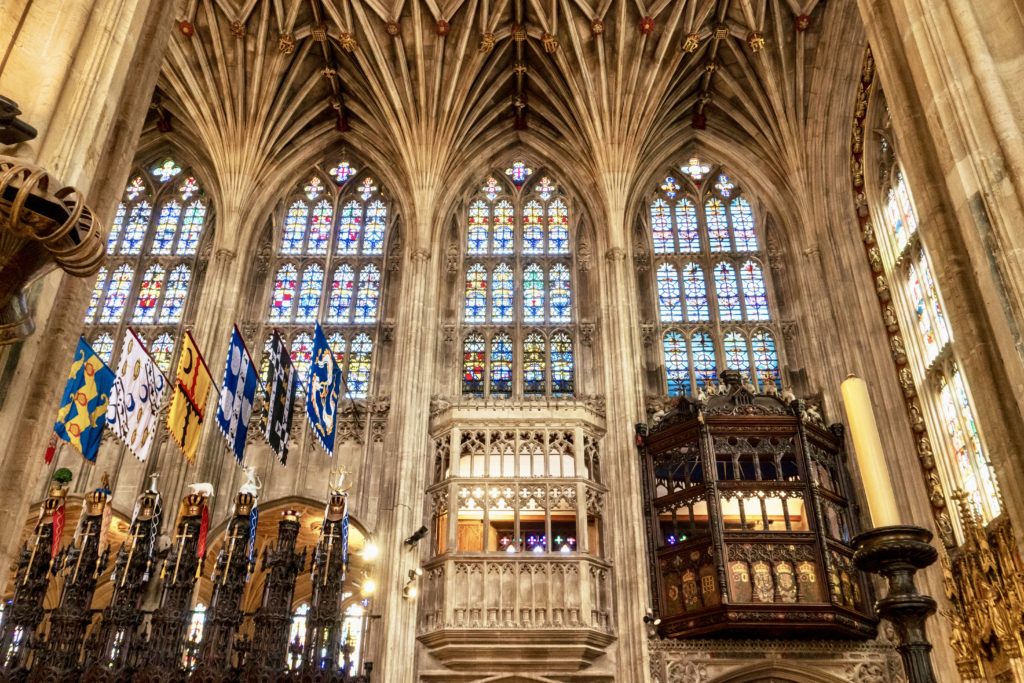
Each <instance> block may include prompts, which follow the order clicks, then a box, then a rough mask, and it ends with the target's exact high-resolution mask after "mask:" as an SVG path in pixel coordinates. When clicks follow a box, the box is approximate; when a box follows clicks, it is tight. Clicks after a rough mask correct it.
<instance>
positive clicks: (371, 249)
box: [363, 199, 388, 256]
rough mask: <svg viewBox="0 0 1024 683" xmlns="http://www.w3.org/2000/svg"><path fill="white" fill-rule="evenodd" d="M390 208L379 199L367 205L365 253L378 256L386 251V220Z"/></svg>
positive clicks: (364, 237) (364, 238)
mask: <svg viewBox="0 0 1024 683" xmlns="http://www.w3.org/2000/svg"><path fill="white" fill-rule="evenodd" d="M387 216H388V210H387V207H386V206H384V202H382V201H380V200H379V199H378V200H376V201H372V202H370V203H369V204H368V205H367V207H366V234H365V235H364V236H363V253H364V254H367V255H372V256H376V255H378V254H383V253H384V222H385V221H386V220H387Z"/></svg>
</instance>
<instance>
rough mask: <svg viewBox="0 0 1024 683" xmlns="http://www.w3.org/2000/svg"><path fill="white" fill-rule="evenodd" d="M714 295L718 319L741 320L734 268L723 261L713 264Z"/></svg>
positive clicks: (741, 314)
mask: <svg viewBox="0 0 1024 683" xmlns="http://www.w3.org/2000/svg"><path fill="white" fill-rule="evenodd" d="M715 296H717V298H718V317H719V319H720V320H742V319H743V309H742V307H741V306H740V293H739V289H738V288H737V286H736V270H735V269H734V268H733V267H732V265H731V264H729V263H726V262H725V261H723V262H721V263H719V264H717V265H716V266H715Z"/></svg>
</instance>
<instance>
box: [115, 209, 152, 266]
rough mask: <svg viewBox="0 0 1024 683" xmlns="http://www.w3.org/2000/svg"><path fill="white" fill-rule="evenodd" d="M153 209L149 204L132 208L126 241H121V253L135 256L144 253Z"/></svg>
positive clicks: (125, 236)
mask: <svg viewBox="0 0 1024 683" xmlns="http://www.w3.org/2000/svg"><path fill="white" fill-rule="evenodd" d="M151 213H152V207H150V205H149V202H139V203H138V204H136V205H135V206H133V207H132V210H131V213H129V215H128V225H127V226H126V227H125V231H124V239H123V240H122V241H121V253H122V254H128V255H131V256H135V255H137V254H140V253H142V242H143V241H145V239H146V229H147V228H148V227H149V217H150V214H151Z"/></svg>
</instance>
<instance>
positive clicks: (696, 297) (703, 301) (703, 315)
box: [683, 263, 711, 322]
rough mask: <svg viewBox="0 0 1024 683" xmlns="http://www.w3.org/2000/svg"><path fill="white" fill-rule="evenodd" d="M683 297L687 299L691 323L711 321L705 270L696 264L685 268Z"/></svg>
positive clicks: (688, 317)
mask: <svg viewBox="0 0 1024 683" xmlns="http://www.w3.org/2000/svg"><path fill="white" fill-rule="evenodd" d="M683 296H684V297H685V299H686V319H687V320H688V321H690V322H699V321H702V320H711V307H710V306H709V305H708V292H707V285H706V284H705V282H704V270H703V269H702V268H701V267H700V266H699V265H697V264H696V263H687V264H686V265H685V266H683Z"/></svg>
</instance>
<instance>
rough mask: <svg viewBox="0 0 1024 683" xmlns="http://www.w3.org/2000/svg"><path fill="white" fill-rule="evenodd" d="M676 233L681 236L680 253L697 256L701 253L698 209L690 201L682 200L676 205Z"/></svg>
mask: <svg viewBox="0 0 1024 683" xmlns="http://www.w3.org/2000/svg"><path fill="white" fill-rule="evenodd" d="M676 231H677V233H678V234H679V251H680V253H683V254H696V253H699V252H700V227H699V226H698V224H697V207H695V206H694V205H693V202H691V201H690V200H689V199H680V200H679V201H678V202H677V203H676Z"/></svg>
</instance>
